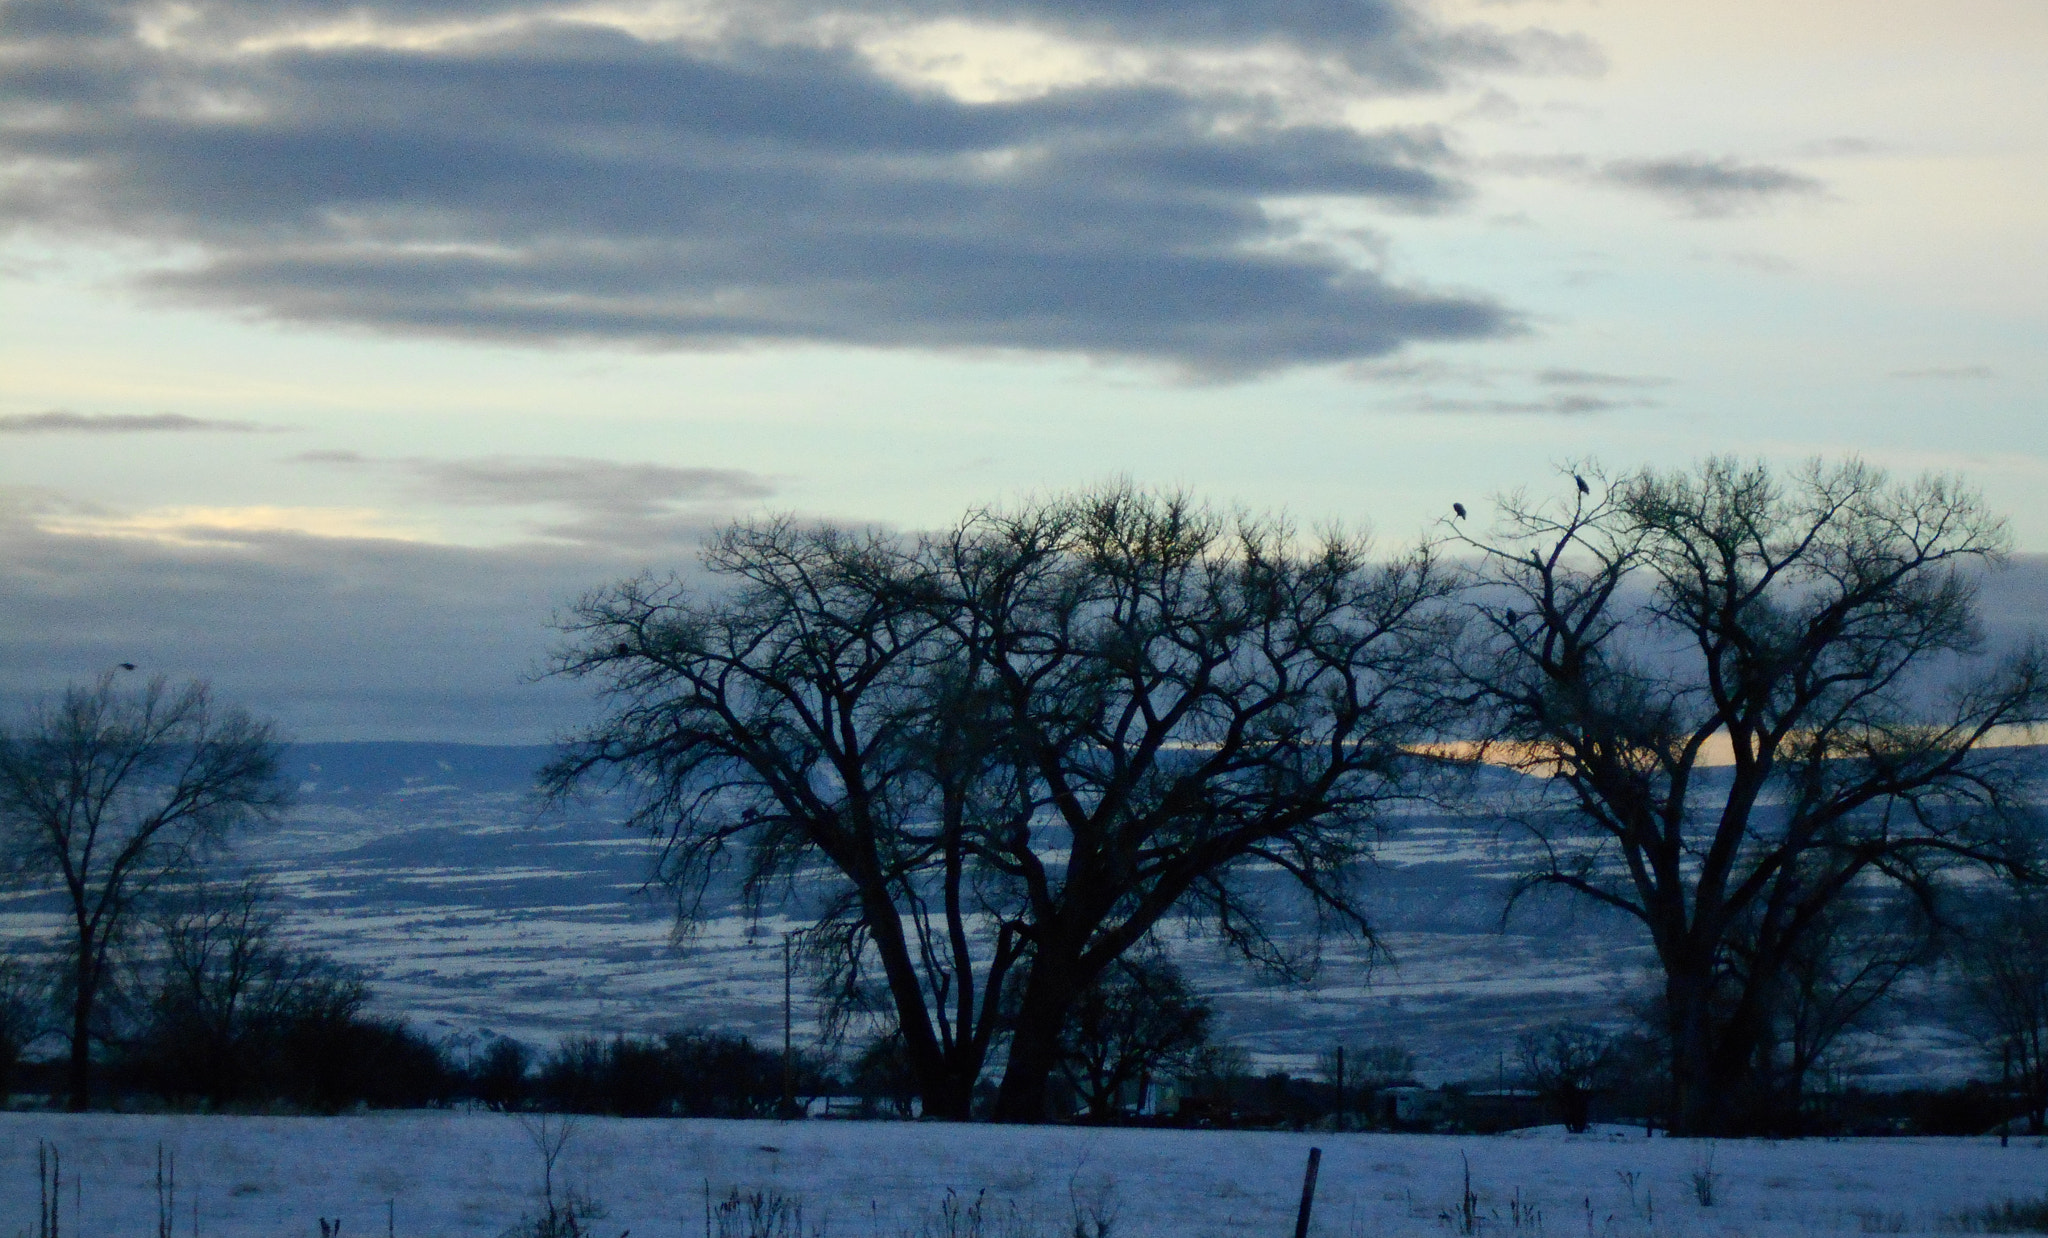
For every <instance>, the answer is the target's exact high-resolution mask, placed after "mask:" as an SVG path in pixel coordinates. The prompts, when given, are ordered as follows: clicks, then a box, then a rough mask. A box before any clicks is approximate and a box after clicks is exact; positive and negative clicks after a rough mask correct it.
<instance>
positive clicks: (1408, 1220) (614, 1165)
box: [0, 1113, 2048, 1238]
mask: <svg viewBox="0 0 2048 1238" xmlns="http://www.w3.org/2000/svg"><path fill="white" fill-rule="evenodd" d="M39 1140H48V1141H50V1142H51V1143H53V1144H55V1145H56V1146H57V1148H58V1149H59V1150H60V1151H61V1153H62V1156H63V1166H64V1172H65V1177H66V1186H65V1188H64V1197H65V1198H64V1212H63V1214H62V1217H61V1219H62V1222H63V1225H64V1227H65V1232H68V1233H70V1234H73V1235H76V1236H77V1238H103V1236H113V1235H122V1234H127V1235H141V1234H144V1233H146V1232H148V1231H149V1229H150V1227H151V1226H152V1225H153V1224H154V1223H155V1217H156V1195H155V1188H154V1180H155V1173H156V1154H157V1148H158V1145H159V1144H161V1145H162V1146H163V1147H164V1148H165V1149H166V1150H167V1151H168V1152H169V1153H170V1154H172V1156H173V1157H174V1158H175V1165H176V1177H177V1187H178V1217H179V1219H178V1226H177V1232H178V1233H180V1234H181V1235H182V1234H184V1233H188V1232H190V1229H191V1225H192V1205H193V1204H194V1203H196V1204H197V1205H198V1222H199V1232H200V1233H201V1234H203V1235H217V1236H219V1238H239V1236H243V1235H249V1236H252V1238H253V1236H257V1235H261V1236H264V1238H294V1236H297V1235H307V1236H309V1238H310V1236H311V1235H314V1234H316V1233H317V1232H318V1229H317V1225H318V1221H319V1220H320V1219H321V1218H326V1219H329V1220H332V1219H334V1218H337V1217H338V1218H340V1219H341V1220H342V1222H343V1226H344V1228H343V1233H344V1234H346V1235H350V1236H353V1235H363V1236H364V1238H372V1236H374V1235H375V1234H378V1233H383V1232H385V1228H386V1225H387V1222H388V1223H389V1224H391V1226H392V1229H393V1231H394V1232H395V1233H396V1234H398V1235H402V1236H404V1238H432V1236H447V1238H455V1236H457V1235H478V1236H480V1238H496V1236H497V1235H499V1234H501V1233H503V1232H504V1231H505V1230H506V1229H507V1228H508V1227H509V1226H511V1225H513V1224H514V1223H516V1222H517V1221H518V1220H519V1218H520V1214H521V1212H522V1210H528V1209H531V1208H532V1207H533V1206H534V1200H535V1192H536V1190H537V1188H538V1185H539V1177H540V1161H539V1157H538V1155H537V1153H536V1152H535V1150H534V1147H533V1144H532V1142H531V1141H530V1139H529V1136H528V1131H527V1130H526V1129H524V1128H523V1127H522V1125H521V1123H520V1121H519V1120H518V1119H516V1118H512V1117H506V1116H502V1115H496V1114H483V1113H473V1114H452V1113H448V1114H444V1113H432V1114H417V1113H415V1114H391V1115H381V1116H371V1117H361V1118H249V1117H143V1116H127V1115H109V1114H92V1115H84V1116H67V1115H53V1114H31V1113H9V1114H4V1115H0V1150H4V1151H0V1216H4V1218H5V1221H4V1222H0V1224H4V1225H5V1232H8V1233H12V1232H15V1231H18V1230H22V1229H24V1228H26V1229H27V1230H28V1232H31V1233H32V1232H33V1226H32V1225H30V1224H29V1222H30V1221H31V1220H32V1218H33V1217H34V1215H35V1208H36V1153H37V1144H38V1141H39ZM1312 1145H1316V1146H1320V1147H1322V1149H1323V1151H1324V1157H1323V1168H1322V1175H1321V1182H1320V1185H1319V1188H1318V1191H1317V1195H1316V1209H1315V1225H1314V1228H1313V1231H1312V1232H1313V1233H1315V1234H1318V1235H1325V1236H1329V1238H1350V1236H1352V1235H1409V1234H1413V1235H1453V1234H1458V1233H1460V1232H1461V1230H1460V1227H1459V1226H1458V1224H1457V1222H1456V1220H1455V1217H1456V1214H1457V1211H1458V1205H1459V1200H1460V1198H1461V1196H1462V1193H1463V1190H1464V1173H1465V1167H1466V1165H1467V1164H1468V1163H1469V1165H1470V1172H1471V1185H1472V1189H1473V1191H1474V1193H1475V1194H1476V1195H1477V1197H1478V1208H1477V1215H1478V1217H1479V1221H1480V1224H1479V1226H1478V1229H1479V1231H1480V1232H1483V1233H1485V1234H1489V1235H1497V1236H1498V1238H1508V1236H1509V1235H1518V1236H1519V1235H1522V1234H1528V1235H1531V1236H1532V1238H1535V1236H1538V1235H1550V1236H1552V1238H1579V1236H1580V1235H1590V1236H1591V1238H1639V1236H1640V1238H1652V1236H1656V1235H1668V1236H1669V1238H1686V1236H1692V1235H1697V1236H1700V1238H1707V1236H1713V1238H1721V1236H1724V1235H1738V1234H1739V1235H1745V1236H1756V1238H1769V1236H1776V1235H1786V1236H1793V1235H1816V1234H1870V1233H1882V1234H1891V1233H1930V1232H1941V1231H1942V1230H1943V1229H1945V1228H1946V1229H1953V1228H1954V1222H1953V1220H1952V1218H1953V1217H1954V1216H1955V1215H1956V1214H1958V1213H1963V1212H1966V1211H1969V1210H1972V1209H1977V1208H1980V1207H1983V1206H1985V1205H1988V1204H1992V1203H1995V1202H2000V1201H2004V1200H2007V1199H2014V1198H2018V1199H2038V1198H2040V1197H2041V1196H2042V1195H2043V1193H2044V1192H2048V1147H2044V1146H2043V1145H2042V1143H2041V1142H2040V1141H2037V1140H2014V1141H2013V1143H2012V1146H2011V1147H2008V1148H2001V1147H1999V1146H1998V1142H1997V1140H1995V1139H1988V1140H1985V1139H1896V1140H1846V1141H1811V1142H1782V1143H1780V1142H1762V1141H1744V1142H1729V1143H1720V1144H1714V1145H1708V1144H1703V1143H1695V1142H1692V1141H1687V1140H1667V1139H1645V1138H1644V1137H1643V1136H1642V1134H1641V1132H1640V1131H1632V1132H1610V1133H1601V1132H1596V1133H1595V1134H1593V1135H1590V1136H1581V1137H1567V1136H1564V1135H1561V1134H1558V1133H1557V1132H1555V1131H1539V1132H1529V1133H1526V1134H1524V1135H1521V1136H1504V1137H1496V1138H1452V1137H1436V1136H1403V1135H1328V1134H1325V1135H1314V1136H1311V1135H1290V1134H1265V1133H1249V1132H1198V1131H1144V1130H1128V1129H1122V1130H1103V1131H1091V1130H1085V1129H1078V1128H1064V1127H1060V1128H1052V1127H1038V1128H1021V1127H998V1126H944V1125H931V1124H910V1123H896V1124H891V1123H851V1122H809V1123H793V1124H776V1123H772V1122H717V1121H687V1120H649V1121H620V1120H604V1119H585V1120H582V1121H581V1123H580V1125H579V1126H578V1127H577V1128H576V1129H575V1130H574V1131H573V1132H572V1134H571V1137H570V1139H569V1142H568V1144H567V1145H566V1148H565V1150H564V1152H563V1154H562V1158H561V1161H560V1164H559V1167H558V1169H557V1175H558V1176H557V1189H560V1187H561V1183H562V1181H563V1179H564V1178H565V1177H566V1179H567V1181H568V1183H569V1184H570V1185H572V1186H573V1187H574V1188H575V1189H577V1190H579V1191H582V1192H586V1193H588V1194H589V1195H590V1196H592V1197H594V1198H596V1199H598V1200H600V1201H602V1202H603V1203H604V1204H605V1205H606V1206H607V1208H608V1215H607V1216H606V1217H605V1218H604V1220H603V1221H602V1222H601V1223H598V1224H595V1225H593V1226H592V1233H593V1234H595V1235H598V1236H599V1238H614V1236H616V1235H618V1234H619V1233H620V1232H621V1231H625V1230H630V1231H631V1233H632V1234H633V1235H634V1236H635V1238H657V1236H659V1238H692V1236H694V1235H701V1234H703V1233H704V1231H705V1189H706V1186H707V1184H708V1185H709V1187H710V1189H711V1191H712V1193H713V1195H714V1197H716V1198H723V1197H725V1195H726V1193H727V1191H728V1190H729V1188H733V1187H739V1188H742V1189H744V1190H757V1189H762V1190H765V1189H773V1190H775V1191H778V1192H781V1193H783V1194H785V1195H787V1196H789V1197H793V1198H794V1199H795V1200H797V1201H799V1202H800V1203H801V1205H802V1209H803V1218H804V1230H803V1232H804V1233H805V1234H806V1235H808V1234H811V1233H814V1232H815V1233H818V1234H821V1235H828V1236H829V1235H841V1236H844V1238H870V1236H875V1238H897V1236H898V1235H906V1234H907V1235H912V1236H914V1238H915V1236H921V1235H923V1234H926V1233H930V1234H934V1235H946V1234H947V1233H948V1231H947V1229H946V1228H945V1220H944V1217H943V1215H942V1212H941V1204H942V1202H943V1201H944V1199H945V1198H946V1194H947V1192H948V1191H949V1190H950V1191H952V1192H954V1193H955V1198H956V1199H958V1200H962V1201H971V1200H972V1199H974V1198H975V1197H976V1196H978V1195H980V1194H981V1193H982V1192H984V1191H985V1192H986V1193H987V1194H986V1196H985V1197H983V1198H984V1202H983V1205H982V1207H983V1216H984V1218H985V1222H984V1229H983V1230H982V1233H983V1234H984V1235H986V1238H1001V1236H1004V1235H1009V1236H1012V1238H1020V1236H1022V1235H1033V1236H1040V1235H1042V1236H1043V1238H1065V1236H1066V1235H1071V1234H1072V1233H1073V1218H1074V1215H1075V1210H1076V1208H1077V1207H1078V1208H1079V1209H1081V1211H1082V1212H1083V1214H1084V1215H1088V1216H1092V1217H1107V1218H1113V1219H1112V1220H1111V1223H1110V1228H1109V1231H1108V1232H1109V1234H1110V1235H1111V1238H1123V1236H1129V1238H1138V1236H1141V1235H1145V1236H1150V1235H1161V1236H1164V1235H1187V1236H1189V1238H1199V1236H1202V1235H1270V1236H1273V1238H1282V1236H1284V1235H1287V1234H1291V1233H1292V1231H1293V1219H1294V1209H1295V1205H1296V1201H1297V1199H1298V1197H1299V1192H1300V1186H1301V1174H1302V1168H1303V1163H1304V1159H1305V1157H1306V1155H1307V1152H1308V1149H1309V1148H1310V1146H1312ZM1707 1173H1711V1174H1712V1175H1714V1184H1715V1202H1714V1204H1713V1206H1712V1207H1702V1206H1701V1205H1700V1203H1699V1202H1698V1199H1697V1197H1696V1193H1695V1190H1694V1181H1695V1175H1697V1174H1707ZM73 1175H76V1176H77V1181H78V1183H79V1184H80V1186H79V1188H77V1189H76V1191H75V1192H74V1188H73V1186H72V1185H71V1180H72V1177H73ZM74 1199H76V1200H77V1201H78V1204H79V1207H78V1209H77V1216H76V1217H75V1218H74V1216H73V1215H72V1214H73V1201H74ZM387 1204H388V1206H389V1209H390V1211H389V1212H388V1213H387ZM739 1232H744V1231H739ZM954 1232H955V1233H957V1234H960V1235H965V1234H966V1233H967V1230H966V1229H965V1227H964V1225H962V1226H960V1227H958V1228H956V1230H955V1231H954Z"/></svg>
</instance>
